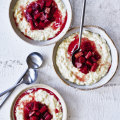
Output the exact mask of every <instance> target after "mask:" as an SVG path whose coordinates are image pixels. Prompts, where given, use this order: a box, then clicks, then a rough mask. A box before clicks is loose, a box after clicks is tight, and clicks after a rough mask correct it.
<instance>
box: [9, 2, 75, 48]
mask: <svg viewBox="0 0 120 120" xmlns="http://www.w3.org/2000/svg"><path fill="white" fill-rule="evenodd" d="M12 1H13V0H10V3H9V12H8V16H9V23H10V28H11V29H12V31H13V32H14V33H15V35H16V36H17V37H18V38H19V39H21V40H22V41H24V42H25V43H28V44H30V45H34V46H49V45H52V44H55V43H56V42H58V41H59V40H60V39H62V38H63V37H64V36H65V35H66V33H67V32H68V31H69V29H70V27H71V25H72V18H73V13H72V12H73V11H72V6H71V2H70V1H69V0H67V2H68V6H69V9H67V7H66V10H67V13H68V11H69V13H70V14H69V16H70V17H69V23H68V26H65V27H66V31H65V32H64V33H63V34H62V35H61V37H60V38H59V39H56V40H54V41H52V40H53V39H54V38H53V39H51V40H42V41H36V40H31V39H29V38H28V40H29V41H34V43H31V42H29V41H28V40H25V39H23V38H22V37H20V36H19V35H18V33H17V32H16V30H15V29H14V28H13V25H12V21H11V17H10V13H11V12H10V11H11V4H12ZM62 1H63V0H62ZM63 3H64V2H63ZM64 5H65V4H64ZM67 21H68V18H67ZM65 27H64V29H65ZM17 29H18V28H17ZM64 29H63V30H64ZM63 30H62V32H63ZM19 32H21V31H20V30H19ZM62 32H61V33H62ZM61 33H60V34H61ZM21 34H22V36H23V37H25V36H24V34H23V33H21ZM57 37H58V36H56V37H55V38H57ZM25 38H26V37H25ZM47 41H51V42H50V43H45V42H47ZM36 42H37V43H36ZM41 42H42V44H40V43H41Z"/></svg>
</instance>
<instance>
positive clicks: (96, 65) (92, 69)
mask: <svg viewBox="0 0 120 120" xmlns="http://www.w3.org/2000/svg"><path fill="white" fill-rule="evenodd" d="M97 67H98V64H97V63H93V66H92V67H91V71H92V72H95V71H96V69H97Z"/></svg>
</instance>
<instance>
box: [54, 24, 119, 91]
mask: <svg viewBox="0 0 120 120" xmlns="http://www.w3.org/2000/svg"><path fill="white" fill-rule="evenodd" d="M83 30H87V31H90V32H93V33H97V34H99V35H100V36H101V37H102V38H104V39H105V40H106V42H107V44H108V46H109V47H110V50H111V57H112V63H111V68H110V70H109V72H108V73H107V74H106V75H105V76H104V77H103V78H102V79H101V80H100V81H98V82H97V83H95V84H92V85H89V86H87V85H84V86H82V85H77V84H75V83H72V82H70V81H68V80H66V79H65V78H64V77H63V76H62V74H61V73H60V71H59V69H58V67H57V65H56V54H57V49H58V46H59V45H60V44H61V42H62V41H63V40H64V39H65V38H67V37H68V36H70V35H71V34H73V33H76V32H79V27H77V28H72V29H71V30H70V31H69V32H68V33H67V34H66V35H65V36H64V38H63V39H61V40H60V41H58V42H57V43H56V45H55V47H54V50H53V66H54V69H55V71H56V73H57V75H58V76H59V77H60V78H61V80H62V81H63V82H64V83H66V84H67V85H69V86H72V87H74V88H79V89H81V90H91V89H96V88H99V87H102V86H103V85H105V84H106V83H108V82H109V81H110V80H111V79H112V77H113V76H114V75H115V72H116V70H117V67H118V52H117V49H116V47H115V45H114V43H113V41H112V39H111V38H110V37H109V36H108V34H107V33H106V32H105V30H103V29H102V28H100V27H98V26H85V27H84V28H83Z"/></svg>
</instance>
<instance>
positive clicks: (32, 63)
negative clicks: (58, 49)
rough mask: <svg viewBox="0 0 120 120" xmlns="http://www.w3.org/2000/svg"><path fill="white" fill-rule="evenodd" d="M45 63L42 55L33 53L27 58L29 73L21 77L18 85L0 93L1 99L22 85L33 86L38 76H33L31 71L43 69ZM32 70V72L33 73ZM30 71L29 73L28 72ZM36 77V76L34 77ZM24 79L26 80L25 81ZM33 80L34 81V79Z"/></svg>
mask: <svg viewBox="0 0 120 120" xmlns="http://www.w3.org/2000/svg"><path fill="white" fill-rule="evenodd" d="M42 63H43V57H42V55H41V54H39V53H37V52H34V53H31V54H30V55H29V56H28V57H27V64H28V69H27V71H26V72H25V74H24V75H23V76H22V77H21V79H20V80H19V81H18V83H17V84H16V85H15V86H13V87H12V88H10V89H8V90H6V91H4V92H2V93H0V97H1V96H3V95H4V94H5V93H7V92H8V91H11V90H13V89H14V88H16V87H17V86H19V85H20V84H22V83H25V84H27V85H29V84H32V83H33V82H35V81H36V79H37V76H36V75H37V74H35V72H34V74H33V72H31V70H30V69H33V70H35V69H38V68H40V67H41V65H42ZM33 70H32V71H33ZM28 71H29V72H28ZM34 75H35V76H34ZM23 78H24V79H23ZM32 78H33V79H32Z"/></svg>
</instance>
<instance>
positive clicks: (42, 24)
mask: <svg viewBox="0 0 120 120" xmlns="http://www.w3.org/2000/svg"><path fill="white" fill-rule="evenodd" d="M44 26H45V24H44V23H43V22H41V21H40V23H39V28H40V29H43V28H44Z"/></svg>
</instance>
